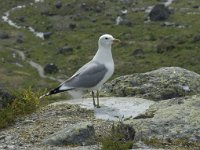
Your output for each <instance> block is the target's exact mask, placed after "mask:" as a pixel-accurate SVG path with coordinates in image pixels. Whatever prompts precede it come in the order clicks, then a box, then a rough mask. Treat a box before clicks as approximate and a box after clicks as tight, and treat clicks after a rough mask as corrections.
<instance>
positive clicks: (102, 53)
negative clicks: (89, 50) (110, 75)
mask: <svg viewBox="0 0 200 150" xmlns="http://www.w3.org/2000/svg"><path fill="white" fill-rule="evenodd" d="M93 60H94V61H98V62H99V63H107V62H113V58H112V52H111V45H110V46H101V45H99V48H98V51H97V53H96V54H95V56H94V58H93Z"/></svg>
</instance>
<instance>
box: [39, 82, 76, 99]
mask: <svg viewBox="0 0 200 150" xmlns="http://www.w3.org/2000/svg"><path fill="white" fill-rule="evenodd" d="M61 86H62V85H60V86H59V87H57V88H55V89H52V90H50V91H49V92H47V93H46V94H44V95H42V96H40V97H39V99H41V98H43V97H45V96H49V95H53V94H57V93H61V92H65V91H68V90H72V89H74V88H69V89H64V90H63V89H60V88H61Z"/></svg>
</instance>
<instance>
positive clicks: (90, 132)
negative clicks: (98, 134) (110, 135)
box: [43, 122, 95, 146]
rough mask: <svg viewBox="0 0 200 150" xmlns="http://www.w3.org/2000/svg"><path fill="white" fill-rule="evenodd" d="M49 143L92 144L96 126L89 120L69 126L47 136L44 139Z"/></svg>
mask: <svg viewBox="0 0 200 150" xmlns="http://www.w3.org/2000/svg"><path fill="white" fill-rule="evenodd" d="M43 143H45V144H49V145H59V146H61V145H80V146H82V145H92V144H94V143H95V130H94V126H93V125H92V124H91V123H88V122H84V123H83V122H82V123H78V124H75V125H72V126H70V127H67V128H65V129H63V130H61V131H59V132H57V133H54V134H53V135H51V137H47V139H45V140H44V141H43Z"/></svg>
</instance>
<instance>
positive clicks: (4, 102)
mask: <svg viewBox="0 0 200 150" xmlns="http://www.w3.org/2000/svg"><path fill="white" fill-rule="evenodd" d="M14 98H15V97H14V96H13V95H12V94H10V93H9V92H8V91H5V90H3V89H0V109H2V108H5V107H7V106H8V105H9V104H11V103H12V101H13V100H14Z"/></svg>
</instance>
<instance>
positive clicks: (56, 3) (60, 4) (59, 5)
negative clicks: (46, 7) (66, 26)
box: [55, 0, 62, 9]
mask: <svg viewBox="0 0 200 150" xmlns="http://www.w3.org/2000/svg"><path fill="white" fill-rule="evenodd" d="M55 7H56V8H58V9H60V8H61V7H62V2H61V1H60V0H57V1H56V2H55Z"/></svg>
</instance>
